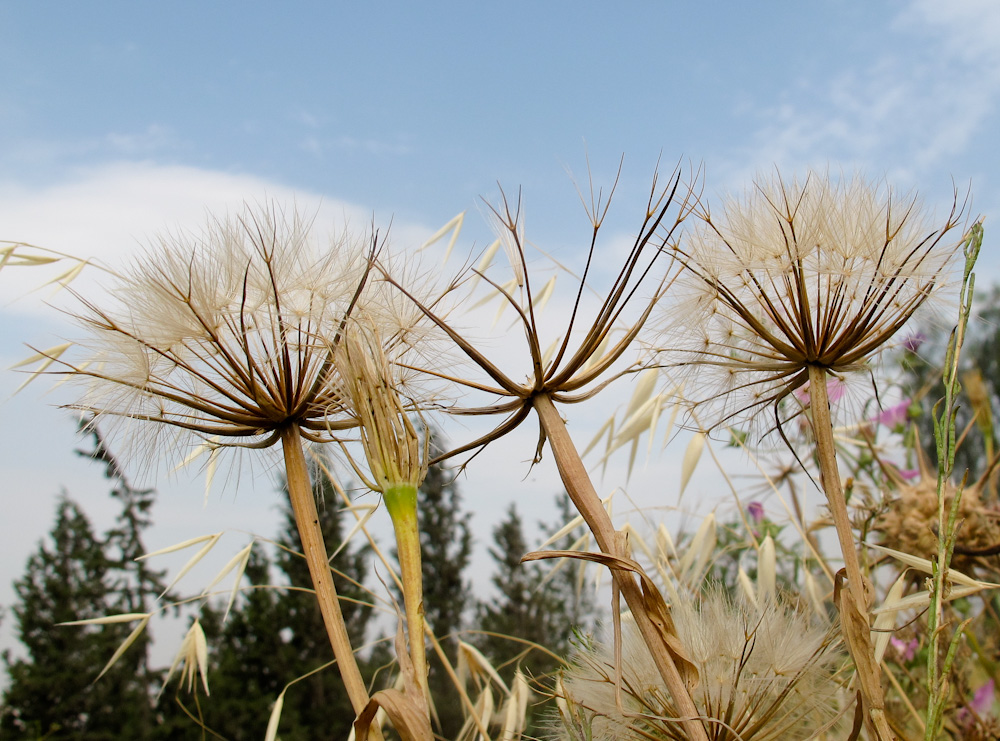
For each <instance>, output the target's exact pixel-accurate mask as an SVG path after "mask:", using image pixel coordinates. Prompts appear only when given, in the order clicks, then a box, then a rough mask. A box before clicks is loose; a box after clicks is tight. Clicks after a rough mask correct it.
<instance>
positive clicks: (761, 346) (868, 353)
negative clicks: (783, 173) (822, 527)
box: [656, 172, 961, 426]
mask: <svg viewBox="0 0 1000 741" xmlns="http://www.w3.org/2000/svg"><path fill="white" fill-rule="evenodd" d="M960 216H961V210H960V209H958V208H954V209H953V210H952V212H951V214H950V215H949V217H948V219H947V220H946V221H945V223H944V224H943V225H941V226H936V227H935V226H932V225H930V224H929V222H928V220H927V218H926V217H925V216H924V214H923V213H922V212H921V209H920V204H919V203H918V202H917V200H916V199H915V198H912V197H910V198H902V199H900V198H897V197H896V196H895V195H894V194H893V193H892V191H891V190H890V189H889V188H887V187H885V186H883V185H881V184H879V183H872V182H869V181H867V180H865V179H863V178H862V177H861V176H854V177H853V178H849V179H846V178H845V179H841V180H839V181H835V180H831V179H830V178H829V177H828V176H827V175H824V174H821V173H816V172H811V173H809V174H808V175H807V176H806V178H805V179H803V180H792V181H786V180H782V179H781V178H780V177H779V176H777V175H775V176H773V177H771V178H758V179H757V181H756V182H755V186H754V189H753V191H752V192H751V193H749V194H748V195H746V196H745V197H744V198H743V199H742V200H735V199H734V200H731V201H730V202H729V203H728V204H727V205H726V207H725V210H724V212H723V214H722V216H721V217H720V218H716V217H714V216H713V215H712V214H711V213H709V211H708V210H707V209H706V210H704V211H703V212H702V213H701V214H700V217H701V218H700V224H699V225H697V226H696V227H695V229H694V230H693V233H692V235H691V236H690V238H689V239H688V240H687V242H686V243H684V244H683V245H682V246H681V247H680V248H679V249H678V257H679V259H680V261H681V262H682V264H683V265H684V268H685V269H684V271H683V273H682V276H681V278H680V279H679V280H678V281H677V283H675V285H674V288H673V292H672V294H671V295H672V298H673V299H675V300H674V301H673V303H672V304H671V305H670V306H669V308H668V309H667V310H666V312H665V316H664V319H665V321H664V323H663V325H662V327H663V331H662V334H661V336H660V337H659V338H658V340H656V346H657V348H658V349H660V350H661V358H662V362H663V364H664V366H666V367H669V368H673V369H674V370H675V372H676V374H677V375H678V376H679V377H680V378H681V379H684V380H687V381H688V383H687V384H686V386H685V392H686V394H687V395H688V396H689V398H690V399H691V401H692V402H695V403H696V404H701V405H704V406H705V407H707V409H706V410H705V412H704V415H703V416H700V417H699V421H700V422H701V424H702V425H712V426H714V425H718V424H736V423H738V422H741V421H745V420H749V419H752V418H753V417H754V415H755V414H756V413H757V412H759V411H760V410H761V409H764V408H766V407H770V406H774V407H775V408H777V405H778V404H779V403H780V402H781V401H782V400H784V399H785V398H786V397H787V396H788V395H789V394H790V393H791V392H792V391H793V390H795V389H797V388H799V387H801V386H802V385H803V384H804V383H805V382H806V379H807V378H808V367H809V366H817V367H820V368H823V369H825V370H826V371H827V372H828V373H829V374H831V375H833V376H844V375H845V374H851V373H853V372H856V371H863V370H866V369H867V368H868V365H867V363H868V361H869V359H870V358H872V356H874V355H875V354H876V353H877V352H878V351H879V349H880V348H881V347H882V346H883V345H884V344H885V343H886V342H887V341H888V340H889V338H890V337H892V336H893V335H894V334H895V333H896V332H897V331H898V330H899V329H900V328H901V327H902V326H903V325H904V324H905V323H906V322H907V320H909V318H910V317H911V316H912V315H913V313H914V312H915V311H916V310H917V309H918V308H920V306H921V305H922V304H924V302H925V301H926V300H927V299H928V298H929V297H930V296H931V295H932V294H933V293H934V292H935V291H936V290H937V289H938V288H940V286H941V285H942V281H943V279H944V278H945V277H946V273H947V272H948V269H949V263H950V261H951V259H952V257H953V256H954V254H955V253H956V251H957V249H958V246H959V244H960V241H958V240H954V239H949V237H950V236H951V233H952V230H953V229H954V228H955V227H956V226H957V225H958V220H959V218H960ZM778 423H779V424H780V419H779V421H778Z"/></svg>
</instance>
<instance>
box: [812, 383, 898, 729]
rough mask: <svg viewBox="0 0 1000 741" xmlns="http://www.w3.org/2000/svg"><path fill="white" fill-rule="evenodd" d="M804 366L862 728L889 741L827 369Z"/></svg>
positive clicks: (866, 590) (867, 594)
mask: <svg viewBox="0 0 1000 741" xmlns="http://www.w3.org/2000/svg"><path fill="white" fill-rule="evenodd" d="M808 368H809V407H810V409H811V411H812V423H813V435H814V437H815V439H816V458H817V459H818V461H819V470H820V481H821V482H822V484H823V491H824V493H825V494H826V501H827V504H828V505H829V508H830V514H831V516H832V517H833V524H834V527H835V528H836V530H837V540H838V542H839V543H840V551H841V553H842V554H843V557H844V570H845V571H846V572H847V594H846V595H842V596H841V598H840V599H839V600H838V601H837V609H838V610H839V611H840V623H841V630H842V631H843V633H844V642H845V643H846V644H847V649H848V651H849V652H850V654H851V658H852V659H853V660H854V667H855V669H856V671H857V678H858V684H859V685H860V689H861V694H862V697H863V701H864V705H865V726H866V727H867V728H868V729H869V731H870V733H872V735H873V737H874V738H876V739H879V741H893V739H895V736H894V735H893V733H892V731H891V730H890V729H889V725H888V723H887V721H886V718H885V701H884V699H883V695H882V684H881V680H880V678H879V677H880V667H879V664H878V662H877V661H875V651H874V647H873V646H872V642H871V628H870V622H869V617H868V615H869V613H868V610H869V605H870V602H871V597H872V587H871V584H870V583H869V582H868V580H867V579H866V578H865V576H864V574H862V573H861V564H860V562H859V561H858V550H857V546H856V545H855V543H854V533H853V531H852V530H851V520H850V516H849V514H848V512H847V499H846V498H845V496H844V485H843V482H842V481H841V479H840V469H839V468H838V466H837V450H836V447H835V446H834V441H833V421H832V419H831V418H830V398H829V395H828V394H827V390H826V382H827V372H826V369H825V368H822V367H820V366H816V365H810V366H808Z"/></svg>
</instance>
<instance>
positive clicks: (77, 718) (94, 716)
mask: <svg viewBox="0 0 1000 741" xmlns="http://www.w3.org/2000/svg"><path fill="white" fill-rule="evenodd" d="M114 569H115V564H114V563H113V562H112V561H111V560H109V559H108V558H107V556H106V554H105V549H104V543H103V542H102V541H101V539H99V538H97V537H96V536H95V534H94V532H93V528H92V527H91V524H90V521H89V520H88V519H87V517H86V515H85V514H84V513H83V511H82V510H81V509H80V508H79V507H78V506H77V505H76V504H75V503H74V502H72V501H71V500H70V499H68V498H67V497H65V496H64V497H62V498H61V499H60V500H59V504H58V507H57V510H56V520H55V524H54V526H53V528H52V531H51V533H50V535H49V539H48V541H43V542H41V543H40V544H39V546H38V550H37V551H36V552H35V553H34V554H33V555H32V556H31V557H30V558H29V559H28V563H27V566H26V568H25V573H24V576H22V577H21V578H20V579H19V580H17V581H16V582H15V583H14V589H15V592H16V593H17V596H18V600H19V601H18V604H17V605H15V606H14V608H13V613H14V619H15V621H16V623H17V634H18V638H19V639H20V641H21V643H22V644H23V646H24V649H25V652H26V656H24V657H23V658H14V657H13V656H12V655H11V654H10V652H5V654H4V663H5V665H6V668H7V672H8V675H9V677H10V684H9V685H8V687H7V689H6V691H5V692H4V695H3V706H4V708H3V717H2V720H0V730H2V731H3V733H4V735H5V737H7V736H8V735H9V736H10V737H12V738H40V737H43V736H50V737H52V738H73V739H84V740H86V741H99V740H100V739H109V740H110V739H121V738H149V737H150V736H151V725H150V714H149V694H148V686H147V684H146V681H145V678H144V677H142V676H138V675H136V674H135V673H134V672H132V671H127V670H120V668H119V667H115V669H116V670H113V671H109V672H108V673H107V674H106V675H105V676H103V677H101V681H99V682H94V679H95V678H96V677H97V674H98V672H99V671H100V668H101V667H102V666H104V665H105V664H106V663H107V661H108V659H109V658H110V657H111V656H112V654H113V653H114V651H115V649H117V648H118V646H119V645H120V644H121V643H122V641H123V640H124V639H125V637H126V636H127V635H128V633H129V631H130V626H128V625H125V624H117V625H115V624H112V625H107V626H76V627H69V626H59V625H58V623H62V622H69V621H73V620H85V619H89V618H96V617H101V616H103V615H108V614H111V613H113V612H115V608H114V603H115V599H116V597H115V588H114V575H113V572H114Z"/></svg>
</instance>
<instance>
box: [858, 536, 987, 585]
mask: <svg viewBox="0 0 1000 741" xmlns="http://www.w3.org/2000/svg"><path fill="white" fill-rule="evenodd" d="M868 547H869V548H874V549H875V550H877V551H882V552H883V553H888V554H889V555H890V556H892V557H893V558H895V559H897V560H899V561H902V562H903V563H905V564H906V565H907V566H912V567H913V568H915V569H916V570H917V571H922V572H924V573H925V574H933V573H934V567H933V565H932V564H931V562H930V561H928V560H927V559H926V558H919V557H918V556H913V555H911V554H909V553H903V552H902V551H894V550H893V549H892V548H886V547H885V546H881V545H875V544H874V543H868ZM945 576H946V578H947V579H948V580H949V581H952V582H954V583H956V584H965V585H966V586H970V587H978V588H979V589H997V588H1000V584H991V583H990V582H985V581H978V580H976V579H973V578H972V577H971V576H966V575H965V574H963V573H962V572H961V571H956V570H955V569H948V571H947V573H946V574H945Z"/></svg>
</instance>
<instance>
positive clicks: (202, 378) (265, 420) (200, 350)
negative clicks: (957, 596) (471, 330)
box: [66, 207, 419, 449]
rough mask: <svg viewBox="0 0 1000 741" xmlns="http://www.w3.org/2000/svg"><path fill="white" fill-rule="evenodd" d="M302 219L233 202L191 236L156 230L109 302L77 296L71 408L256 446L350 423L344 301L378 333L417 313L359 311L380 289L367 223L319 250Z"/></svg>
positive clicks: (395, 331) (316, 435) (397, 328)
mask: <svg viewBox="0 0 1000 741" xmlns="http://www.w3.org/2000/svg"><path fill="white" fill-rule="evenodd" d="M308 226H309V225H308V224H307V223H304V222H303V221H302V220H301V219H300V218H299V217H298V216H297V215H296V216H293V217H292V218H291V219H287V218H285V216H284V214H283V213H281V212H280V211H279V210H277V209H276V208H274V207H272V208H266V209H250V208H246V209H245V210H244V212H243V213H242V214H241V215H239V216H237V217H234V218H229V219H224V220H222V219H219V220H214V221H212V222H210V224H209V226H208V228H207V229H206V230H205V232H204V233H202V234H200V235H197V236H195V235H187V234H185V235H177V236H174V235H171V236H167V237H163V238H162V239H161V240H160V243H159V245H157V247H156V248H154V249H151V250H150V251H149V252H148V253H147V254H146V255H145V256H143V257H141V258H139V259H138V260H137V261H136V262H135V263H134V264H133V266H132V267H131V269H130V270H129V271H128V272H127V273H125V274H124V275H121V276H119V278H118V281H117V284H115V285H113V286H112V287H111V288H112V296H113V297H112V298H111V299H109V302H108V303H109V304H110V306H107V305H106V304H105V303H104V302H101V303H100V305H99V304H98V303H97V302H90V301H85V302H84V307H85V308H84V310H83V311H81V312H80V314H79V316H78V320H79V321H80V323H81V324H82V325H83V326H84V328H85V329H87V330H88V332H89V335H90V336H89V338H88V339H86V340H84V341H83V342H81V343H80V344H81V345H83V346H84V347H86V348H87V349H89V350H90V352H91V356H90V357H89V358H88V359H87V361H86V362H82V363H79V364H76V365H69V366H68V371H66V372H68V373H69V374H71V375H72V376H74V377H76V378H77V379H81V380H83V381H85V382H86V384H87V385H86V393H85V395H84V397H83V399H82V400H81V402H80V403H79V404H78V405H76V408H78V409H81V410H84V411H87V412H89V413H92V414H94V415H95V416H96V417H97V418H98V419H101V418H104V417H110V418H111V419H119V420H121V419H131V420H143V421H149V422H154V423H157V424H156V425H154V426H147V427H155V428H156V429H158V430H161V431H162V430H167V429H173V430H174V431H175V432H188V433H193V434H194V435H195V436H197V437H198V438H200V439H201V440H202V441H203V442H204V443H205V444H206V445H207V446H208V447H209V448H211V449H214V448H218V447H224V446H239V447H252V448H264V447H268V446H270V445H272V444H273V443H275V442H276V441H277V440H278V438H279V437H280V435H281V431H282V430H284V429H287V428H289V427H292V426H294V427H297V428H298V429H299V430H300V432H301V434H302V436H303V437H305V438H306V439H308V440H311V441H314V442H324V441H329V440H332V439H336V437H337V432H338V431H339V430H343V429H346V428H348V427H353V426H355V425H356V424H357V420H356V419H355V415H353V414H352V409H351V407H350V404H349V399H348V398H347V396H346V394H345V390H344V387H343V379H342V377H341V375H340V372H339V368H338V365H337V356H336V349H337V347H338V346H339V345H340V344H341V339H342V334H343V331H344V327H345V326H346V323H347V322H349V321H350V322H353V323H355V324H357V323H358V322H359V321H361V320H357V319H355V318H354V314H355V312H358V313H359V314H363V316H364V317H365V321H371V322H376V323H379V322H380V323H381V325H382V326H380V327H379V330H378V331H379V332H380V336H382V337H386V338H388V339H387V341H392V340H393V339H398V337H399V335H400V334H401V333H402V332H403V331H405V329H406V327H403V326H401V325H400V324H399V323H401V322H404V320H405V321H409V320H410V319H412V320H416V319H418V318H419V315H418V314H416V313H415V312H410V314H409V316H408V317H403V315H402V314H401V313H400V312H398V311H395V310H394V307H393V306H391V305H387V306H379V307H374V306H372V308H369V309H368V310H364V308H365V307H366V305H373V304H374V303H375V300H376V299H380V298H381V295H379V294H381V293H383V292H384V291H381V290H377V289H376V288H373V284H374V283H377V282H378V281H376V280H374V273H372V271H371V270H370V268H371V260H372V255H373V254H374V252H375V250H376V249H377V247H378V244H379V243H378V237H377V234H372V235H369V236H367V237H364V238H361V239H357V238H354V237H351V236H349V235H344V236H342V237H340V238H339V239H338V240H336V241H335V242H334V244H332V245H331V246H330V248H329V249H327V250H323V251H320V250H317V249H316V248H315V247H314V245H313V244H311V243H310V241H309V239H308ZM390 325H391V326H390ZM67 365H68V364H67Z"/></svg>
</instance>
